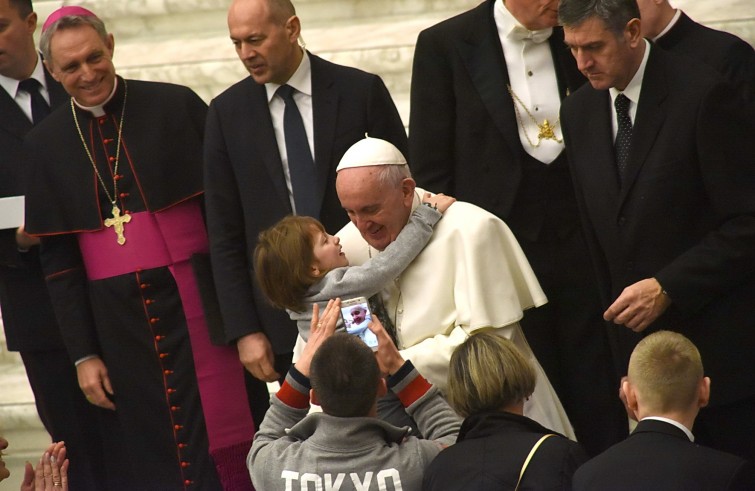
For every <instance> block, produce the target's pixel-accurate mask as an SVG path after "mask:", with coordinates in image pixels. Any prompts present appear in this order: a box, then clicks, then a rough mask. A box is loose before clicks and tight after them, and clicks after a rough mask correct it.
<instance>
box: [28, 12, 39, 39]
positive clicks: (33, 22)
mask: <svg viewBox="0 0 755 491" xmlns="http://www.w3.org/2000/svg"><path fill="white" fill-rule="evenodd" d="M26 29H27V30H28V31H29V34H34V31H36V30H37V13H36V12H32V13H31V14H29V16H28V17H26Z"/></svg>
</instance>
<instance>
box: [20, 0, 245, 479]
mask: <svg viewBox="0 0 755 491" xmlns="http://www.w3.org/2000/svg"><path fill="white" fill-rule="evenodd" d="M60 10H61V11H63V12H62V14H59V15H58V17H57V18H56V19H54V20H53V21H52V22H51V21H50V20H49V19H48V21H47V23H46V24H45V29H50V30H52V31H55V29H56V28H58V29H60V24H65V23H66V22H68V19H72V18H73V19H74V20H75V18H78V19H79V21H76V22H79V24H76V25H73V26H65V25H64V26H63V27H64V28H65V30H58V31H57V32H53V35H52V36H53V37H52V41H53V42H52V44H51V51H52V53H51V57H50V60H51V65H52V67H53V70H52V71H53V74H54V75H56V77H58V78H59V79H60V80H61V82H62V83H63V85H64V87H65V88H66V90H67V91H68V92H69V94H72V95H73V96H74V97H73V98H72V99H71V100H70V103H69V104H65V105H63V106H62V107H61V108H60V110H58V111H55V112H54V113H53V114H51V115H50V116H49V117H48V118H47V120H45V121H44V123H43V124H40V125H38V126H37V127H36V128H35V129H34V131H32V132H31V133H30V134H29V136H28V138H27V139H26V147H27V150H28V151H29V155H30V156H31V161H30V172H31V174H30V179H29V183H30V185H29V189H28V190H27V194H26V196H27V197H26V213H27V217H26V223H27V230H28V231H29V233H31V234H34V235H37V236H41V237H42V242H43V245H42V253H41V261H42V265H43V269H44V272H45V275H46V279H47V284H48V288H49V290H50V294H51V297H52V300H53V305H54V307H55V311H56V315H57V317H58V320H59V322H60V326H61V331H62V333H63V337H64V340H65V342H66V347H67V349H68V351H69V354H70V356H71V358H72V360H73V361H75V362H78V363H82V362H83V363H86V362H87V361H88V360H89V359H91V358H92V357H99V358H100V359H101V360H102V362H103V363H104V366H105V367H106V370H107V375H106V376H105V377H103V382H102V387H103V388H104V389H105V391H106V392H108V384H107V383H106V382H105V378H109V381H110V383H111V384H112V389H113V390H112V395H109V396H108V398H109V399H110V400H111V401H112V402H113V403H114V404H115V414H116V415H117V416H118V420H119V423H120V425H121V426H122V430H123V431H122V433H123V435H124V437H123V442H121V446H122V448H123V450H124V451H125V459H126V462H127V463H128V464H129V465H130V469H131V472H130V475H129V476H128V477H127V478H124V480H126V479H127V480H128V481H129V482H124V483H123V484H124V486H126V487H129V489H161V490H163V489H186V488H192V489H193V488H195V487H198V488H199V489H220V488H221V485H222V487H224V488H226V489H251V483H250V482H249V476H248V473H247V472H246V468H245V464H244V458H245V456H246V452H247V451H248V449H249V447H250V444H251V438H252V435H253V433H254V427H253V423H252V418H251V414H250V411H249V407H248V404H247V400H246V393H245V390H244V382H243V366H242V365H241V364H240V363H239V362H238V358H237V356H236V353H235V350H233V349H232V348H230V347H227V346H223V347H219V346H212V345H211V343H210V338H209V334H208V332H207V327H206V325H205V323H204V316H203V311H202V307H201V303H200V301H199V295H198V291H197V285H196V282H195V281H194V278H193V274H192V271H191V265H190V259H191V256H192V255H194V254H196V253H202V252H207V247H208V246H207V236H206V232H205V228H204V223H203V219H202V212H201V208H200V199H201V195H202V175H201V168H202V164H201V158H202V132H203V128H204V118H205V114H206V110H207V106H206V105H205V103H204V102H203V101H202V100H201V99H200V98H199V97H198V96H197V95H196V94H195V93H194V92H192V91H191V90H190V89H188V88H186V87H182V86H177V85H171V84H163V83H152V82H141V81H134V80H124V79H122V78H120V77H117V78H116V77H115V71H114V70H115V69H114V68H112V63H109V64H108V63H101V59H97V58H96V56H95V53H97V52H100V53H101V51H102V47H101V46H100V44H102V43H104V45H103V46H105V51H108V50H109V55H112V37H111V36H108V37H106V38H102V36H101V35H99V33H96V27H94V26H92V25H91V21H92V18H93V19H94V21H95V22H100V21H99V19H96V17H94V15H93V14H91V12H88V11H84V10H83V9H80V8H78V7H63V8H62V9H60ZM56 12H57V11H56ZM71 14H72V15H71ZM55 15H56V13H53V14H52V16H51V17H53V16H55ZM82 18H83V19H84V21H83V22H84V25H82V24H81V19H82ZM85 30H87V31H85ZM61 32H62V33H65V35H63V36H61V34H59V33H61ZM72 32H73V34H71V33H72ZM93 33H96V34H93ZM77 35H78V36H82V39H85V40H86V41H90V42H91V43H92V45H96V46H94V48H93V49H92V51H91V53H90V52H87V51H86V48H87V46H88V45H87V44H85V43H83V42H76V43H71V45H74V46H76V47H77V48H76V49H78V47H80V46H82V45H83V46H84V48H83V49H82V51H83V55H81V57H80V58H79V53H78V52H77V54H75V56H73V57H70V59H69V54H70V53H69V52H66V51H64V50H63V47H58V46H56V44H55V41H56V38H57V37H58V36H60V38H61V39H63V40H67V39H68V38H70V37H72V36H77ZM49 36H50V35H49V34H48V37H49ZM93 36H97V37H93ZM42 42H43V43H44V38H43V40H42ZM58 43H59V45H60V46H65V43H64V41H62V40H61V41H58ZM82 43H83V44H82ZM108 44H109V46H107V45H108ZM56 48H58V49H59V50H60V51H56ZM59 53H61V54H60V59H58V58H56V57H57V56H58V55H59ZM107 54H108V53H105V56H107ZM59 61H60V62H62V63H64V65H63V66H64V67H65V68H61V67H60V66H57V63H58V62H59ZM107 61H108V62H109V60H107ZM84 65H92V66H91V67H87V70H89V71H94V72H95V73H97V74H99V73H104V74H105V76H104V77H103V78H102V80H105V81H107V80H108V78H107V77H108V70H109V75H110V76H111V77H112V78H111V79H110V87H112V91H111V92H110V95H109V96H108V97H106V98H104V101H102V102H101V103H100V104H97V105H95V106H94V107H87V108H85V107H83V106H81V105H80V103H79V100H78V99H77V95H78V94H79V92H77V91H78V90H79V87H80V85H76V84H74V83H72V82H71V79H68V80H66V78H67V77H69V76H72V75H71V74H72V73H75V72H76V71H77V70H79V69H80V68H79V66H84ZM103 66H104V67H105V69H104V71H103V69H102V67H103ZM108 66H109V69H108ZM71 67H74V69H73V70H71V72H68V71H67V70H69V69H70V68H71ZM81 70H82V72H84V71H85V70H83V69H81ZM98 70H99V72H98ZM93 78H94V77H93ZM85 79H86V76H84V75H81V76H80V80H85ZM95 80H96V79H95ZM96 83H97V82H90V83H89V86H93V87H96V85H95V84H96ZM89 86H87V87H89ZM86 96H87V94H86V93H85V94H84V95H83V96H82V99H84V98H85V97H86ZM119 218H120V219H123V220H119ZM90 366H91V365H90ZM82 388H83V389H84V390H85V393H88V392H90V391H88V389H87V387H85V386H82ZM99 394H101V392H99V391H95V392H94V393H88V395H89V396H90V397H91V399H90V400H93V401H94V402H97V403H98V404H99V405H103V406H107V404H108V403H107V401H104V400H103V399H99V400H98V398H97V396H98V395H99ZM72 465H75V463H72Z"/></svg>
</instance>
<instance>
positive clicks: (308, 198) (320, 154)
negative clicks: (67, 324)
mask: <svg viewBox="0 0 755 491" xmlns="http://www.w3.org/2000/svg"><path fill="white" fill-rule="evenodd" d="M228 27H229V31H230V35H231V40H232V41H233V43H234V46H235V47H236V52H237V53H238V55H239V58H240V59H241V61H242V62H243V63H244V65H245V66H246V68H247V70H248V71H249V73H250V74H251V78H246V79H244V80H242V81H240V82H238V83H237V84H235V85H233V86H232V87H230V88H229V89H228V90H226V91H225V92H224V93H223V94H221V95H220V96H218V97H217V98H216V99H215V100H214V101H213V102H212V104H211V106H210V111H209V114H208V117H207V128H206V134H205V188H206V195H205V196H206V205H207V220H208V228H209V234H210V244H211V255H212V264H213V269H214V276H215V282H216V285H217V290H218V299H219V301H220V308H221V313H222V317H223V322H224V327H225V337H226V340H227V341H228V342H235V343H236V346H237V348H238V351H239V357H240V359H241V361H242V362H243V363H244V365H245V366H246V368H247V370H248V371H249V372H250V373H251V374H252V375H253V376H254V377H255V378H256V379H258V380H262V381H273V380H278V379H280V378H281V377H283V376H284V375H285V373H286V371H287V370H288V366H289V365H290V362H291V353H292V350H293V346H294V343H295V341H296V335H297V330H296V325H295V323H294V322H293V321H291V320H290V319H289V317H288V314H286V312H284V311H282V310H277V309H274V308H272V307H271V306H270V305H269V304H267V303H266V301H265V300H264V296H263V295H262V292H261V291H260V290H259V288H258V286H257V285H256V284H254V282H253V279H252V278H253V276H254V273H253V271H252V261H251V254H252V251H253V250H254V246H255V244H256V242H257V235H258V234H259V232H261V231H262V230H264V229H266V228H268V227H270V226H271V225H273V224H274V223H275V222H276V221H278V220H279V219H281V218H283V217H284V216H285V215H288V214H291V213H297V214H308V215H313V216H315V217H317V218H319V219H320V221H322V223H323V224H324V225H325V228H326V229H327V230H329V231H332V232H335V231H337V230H338V229H339V228H340V227H341V226H343V225H344V224H345V223H346V222H347V217H346V214H345V212H344V211H343V210H342V209H341V206H340V203H339V201H338V197H337V196H336V192H335V185H334V183H335V168H336V165H337V164H338V161H339V160H340V158H341V156H342V155H343V154H344V152H345V151H346V150H347V149H348V148H349V147H350V146H351V145H352V144H353V143H355V142H356V141H357V140H360V139H362V138H364V135H365V133H369V135H370V136H374V137H379V138H384V139H387V140H389V141H391V142H393V143H394V144H396V146H398V147H399V148H400V149H402V150H406V146H407V143H406V133H405V131H404V127H403V124H402V123H401V118H400V117H399V115H398V111H397V110H396V107H395V106H394V104H393V102H392V100H391V97H390V95H389V94H388V91H387V89H386V87H385V85H384V84H383V82H382V81H381V80H380V78H379V77H377V76H376V75H372V74H368V73H365V72H362V71H359V70H356V69H353V68H347V67H343V66H339V65H334V64H332V63H329V62H327V61H325V60H323V59H321V58H319V57H317V56H314V55H312V54H310V53H308V52H306V51H305V50H304V49H303V48H302V47H300V46H299V45H298V38H299V33H300V29H301V24H300V21H299V18H298V17H297V16H296V13H295V10H294V7H293V5H292V4H291V3H290V2H289V1H285V0H284V1H275V2H273V1H270V0H235V1H234V2H233V3H232V4H231V7H230V10H229V12H228ZM279 87H282V90H280V91H279V90H278V89H279ZM292 89H293V90H292ZM285 90H288V91H289V92H287V93H285V94H284V91H285ZM284 97H285V98H284ZM285 100H288V103H287V102H285ZM291 103H293V105H291ZM287 104H288V106H287ZM294 116H295V117H294ZM289 118H292V119H293V120H296V119H298V129H299V133H298V137H297V134H296V133H295V132H294V133H291V134H289V132H290V131H291V132H293V131H294V130H295V129H296V128H295V126H296V125H294V127H293V128H292V127H291V126H289V123H290V122H291V120H292V119H289ZM302 126H303V127H302ZM292 157H293V158H292ZM302 159H304V160H305V161H303V160H302ZM313 161H314V162H313ZM302 173H304V177H303V178H302ZM259 385H261V387H259V388H258V391H259V393H260V396H261V398H263V399H264V400H263V405H266V404H267V400H268V396H267V390H266V388H265V386H264V384H261V383H260V384H259ZM263 409H264V408H263ZM255 420H256V421H257V422H259V421H261V417H260V412H259V410H258V411H257V414H256V415H255Z"/></svg>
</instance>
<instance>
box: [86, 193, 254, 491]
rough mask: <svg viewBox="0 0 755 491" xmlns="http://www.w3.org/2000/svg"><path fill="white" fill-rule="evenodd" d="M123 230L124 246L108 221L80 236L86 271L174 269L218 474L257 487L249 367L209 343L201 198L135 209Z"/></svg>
mask: <svg viewBox="0 0 755 491" xmlns="http://www.w3.org/2000/svg"><path fill="white" fill-rule="evenodd" d="M124 236H125V237H126V243H125V244H124V245H118V243H117V242H116V234H115V232H114V231H113V230H112V229H110V228H104V229H102V230H99V231H97V232H85V233H80V234H78V235H77V237H78V241H79V247H80V249H81V255H82V257H83V260H84V266H85V268H86V271H87V277H88V278H89V279H90V280H99V279H103V278H110V277H113V276H118V275H122V274H126V273H132V272H135V271H138V270H140V269H150V268H157V267H164V266H167V267H168V268H169V269H170V271H171V273H172V274H173V277H174V278H175V280H176V284H177V285H178V293H179V295H180V297H181V302H182V304H183V311H184V314H185V316H186V324H187V326H188V330H189V339H190V340H191V349H192V352H193V355H194V368H195V371H196V375H197V383H198V386H199V395H200V399H201V401H202V410H203V411H204V417H205V423H206V426H207V434H208V438H209V442H210V454H211V455H212V457H213V459H214V461H215V468H216V469H217V472H218V476H219V477H220V481H221V483H222V484H223V488H224V489H225V490H226V491H230V490H234V491H235V490H239V491H241V490H250V489H253V488H252V484H251V481H250V478H249V471H248V470H247V468H246V455H247V453H248V452H249V449H250V448H251V442H252V437H253V436H254V422H253V421H252V415H251V412H250V409H249V404H248V402H247V398H246V397H245V395H246V387H245V384H244V371H243V370H244V368H243V366H242V365H241V363H240V362H239V359H238V353H237V352H236V350H235V349H234V348H232V347H230V346H215V345H213V344H212V343H211V342H210V336H209V332H208V330H207V325H206V322H205V317H204V312H203V309H202V303H201V298H200V296H199V289H198V287H197V282H196V279H195V277H194V272H193V270H192V267H191V263H190V259H191V256H192V254H194V253H198V252H207V250H208V241H207V233H206V231H205V226H204V222H203V220H202V214H201V211H200V208H199V202H198V201H197V200H190V201H186V202H184V203H180V204H178V205H176V206H173V207H171V208H168V209H167V210H164V211H161V212H157V213H149V212H140V213H134V214H132V215H131V221H130V222H129V223H127V224H126V225H125V232H124Z"/></svg>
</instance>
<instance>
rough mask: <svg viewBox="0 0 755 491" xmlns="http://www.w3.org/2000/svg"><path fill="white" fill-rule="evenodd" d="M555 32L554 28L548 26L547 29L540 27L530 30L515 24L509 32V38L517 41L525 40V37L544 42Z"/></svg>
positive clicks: (536, 41) (534, 41) (535, 41)
mask: <svg viewBox="0 0 755 491" xmlns="http://www.w3.org/2000/svg"><path fill="white" fill-rule="evenodd" d="M552 33H553V28H552V27H548V28H546V29H538V30H537V31H530V30H529V29H527V28H524V27H522V26H514V28H513V29H512V30H511V32H510V33H509V36H508V37H509V39H513V40H516V41H524V40H525V39H529V40H531V41H532V42H533V43H542V42H543V41H546V40H547V39H548V38H549V37H551V34H552Z"/></svg>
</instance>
